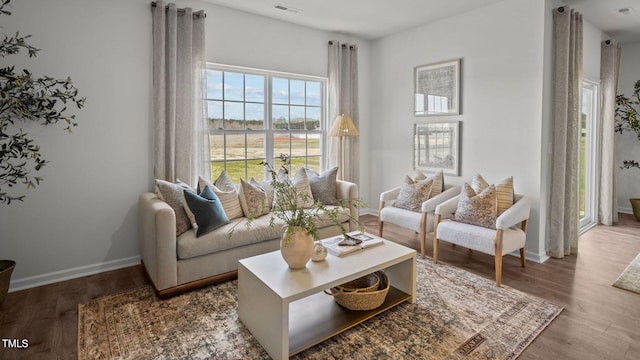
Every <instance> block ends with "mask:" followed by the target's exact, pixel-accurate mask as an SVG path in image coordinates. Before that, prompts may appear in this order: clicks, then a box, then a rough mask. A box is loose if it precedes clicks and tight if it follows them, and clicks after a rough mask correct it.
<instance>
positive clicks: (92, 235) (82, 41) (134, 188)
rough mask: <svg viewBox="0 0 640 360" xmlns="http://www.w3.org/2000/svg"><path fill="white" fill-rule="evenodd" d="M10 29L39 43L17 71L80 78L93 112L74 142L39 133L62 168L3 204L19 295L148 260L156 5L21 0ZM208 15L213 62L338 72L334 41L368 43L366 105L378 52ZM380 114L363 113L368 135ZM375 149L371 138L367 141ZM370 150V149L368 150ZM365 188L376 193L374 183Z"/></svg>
mask: <svg viewBox="0 0 640 360" xmlns="http://www.w3.org/2000/svg"><path fill="white" fill-rule="evenodd" d="M11 5H12V9H11V10H12V11H13V15H11V16H10V17H6V16H3V17H2V26H3V28H2V30H1V31H2V32H3V33H7V34H11V33H14V32H15V31H16V30H19V31H20V32H21V33H23V34H33V38H32V39H31V43H32V44H33V45H34V46H36V47H38V48H41V49H42V51H41V53H40V54H39V56H38V57H37V58H36V59H31V60H29V59H27V58H26V57H13V58H12V59H11V63H14V64H16V67H17V68H23V67H28V69H30V70H32V71H33V72H34V73H36V74H47V75H51V76H55V77H66V76H71V77H72V79H73V81H74V84H75V85H76V86H77V87H78V88H79V89H80V91H81V94H82V95H84V96H86V97H87V104H86V108H85V109H83V110H81V111H77V115H78V122H79V126H78V127H77V128H76V129H74V132H73V134H71V135H69V134H66V133H64V132H63V131H62V130H61V129H60V128H43V127H33V126H28V127H27V129H28V131H29V132H30V133H32V134H34V135H35V137H36V138H37V141H38V143H39V144H40V145H41V146H42V152H43V154H44V156H45V158H46V159H47V160H49V161H50V164H49V165H47V166H46V167H45V168H44V170H43V171H42V172H41V173H42V175H44V177H45V181H44V182H42V184H41V186H39V187H38V188H36V189H35V190H28V192H27V194H28V196H27V198H26V199H25V201H24V203H16V204H15V205H14V204H12V205H11V206H0V258H6V259H14V260H16V261H17V267H16V269H15V272H14V275H13V278H12V279H13V281H12V289H13V290H15V289H19V288H24V287H30V286H34V285H37V284H41V283H47V282H51V281H55V280H60V279H63V278H67V277H74V276H78V275H82V274H87V273H92V272H98V271H102V270H105V269H111V268H117V267H121V266H127V265H131V264H136V263H138V262H139V251H138V243H137V197H138V195H139V194H140V193H141V192H143V191H148V190H151V188H152V187H151V184H152V180H153V170H152V167H153V165H152V163H153V153H152V149H153V143H152V122H151V110H150V109H151V96H150V94H151V86H152V78H151V68H152V63H151V51H152V43H151V12H150V1H148V0H112V1H102V0H59V1H55V2H53V1H47V0H14V1H13V2H12V4H11ZM177 5H178V7H184V6H187V5H192V6H193V8H194V10H199V9H204V10H205V12H206V13H207V46H208V48H207V60H208V61H211V62H218V63H225V64H232V65H242V66H250V67H257V68H263V69H269V70H281V71H287V72H294V73H302V74H309V75H318V76H326V75H327V41H328V40H330V39H334V40H339V41H350V42H355V43H357V44H358V45H359V49H360V50H359V55H360V69H361V73H362V74H363V75H362V76H361V77H360V89H361V99H360V101H361V102H362V103H368V102H369V99H368V96H369V95H368V89H369V88H370V86H369V83H368V74H369V73H370V70H369V67H370V66H369V61H368V59H369V58H370V56H369V52H370V46H369V43H368V42H367V41H365V40H361V39H357V38H349V37H347V36H344V35H338V34H331V33H327V32H323V31H317V30H312V29H309V28H304V27H300V26H295V25H291V24H286V23H283V22H279V21H275V20H270V19H267V18H264V17H259V16H253V15H249V14H246V13H242V12H238V11H234V10H230V9H227V8H223V7H218V6H214V5H211V4H208V3H204V2H198V1H182V2H181V1H177ZM369 117H370V115H369V109H367V108H365V107H363V108H362V109H361V119H363V120H362V121H363V122H364V123H365V124H363V125H361V127H362V128H363V129H362V132H363V133H365V134H366V133H367V132H368V131H369V130H368V128H367V125H366V120H364V119H368V118H369ZM363 140H364V139H363ZM363 146H367V144H366V143H364V144H363ZM362 188H364V189H366V185H363V186H362Z"/></svg>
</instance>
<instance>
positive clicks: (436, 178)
mask: <svg viewBox="0 0 640 360" xmlns="http://www.w3.org/2000/svg"><path fill="white" fill-rule="evenodd" d="M429 179H432V180H433V186H432V187H431V195H429V199H431V198H432V197H434V196H436V195H440V193H442V192H443V191H444V173H443V172H442V170H440V171H438V172H437V173H435V174H431V175H429V176H427V175H425V174H424V173H423V172H421V171H420V170H416V172H415V177H414V181H421V180H429Z"/></svg>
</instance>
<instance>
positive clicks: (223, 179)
mask: <svg viewBox="0 0 640 360" xmlns="http://www.w3.org/2000/svg"><path fill="white" fill-rule="evenodd" d="M206 185H209V187H210V188H211V190H213V192H214V193H215V194H216V195H217V196H218V198H219V199H220V201H221V202H222V207H223V208H224V212H225V214H227V217H228V218H229V220H233V219H237V218H239V217H243V216H244V213H243V212H242V207H241V206H240V198H239V197H238V189H236V187H235V185H233V182H232V181H231V179H230V178H229V176H228V175H227V172H226V171H224V170H222V173H220V176H218V178H217V179H216V181H214V182H213V183H211V182H210V181H209V180H207V179H205V178H203V177H202V176H201V177H200V178H199V179H198V192H200V191H201V190H202V189H204V187H205V186H206Z"/></svg>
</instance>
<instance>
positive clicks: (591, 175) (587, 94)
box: [578, 79, 600, 233]
mask: <svg viewBox="0 0 640 360" xmlns="http://www.w3.org/2000/svg"><path fill="white" fill-rule="evenodd" d="M599 91H600V84H599V83H597V82H595V81H590V80H586V79H585V81H584V83H583V85H582V114H581V122H580V134H579V136H580V152H579V154H580V173H579V174H580V177H579V179H580V184H579V186H578V191H579V194H578V199H579V201H580V204H579V210H580V211H579V222H580V233H583V232H585V231H587V230H589V229H590V228H592V227H593V226H595V225H596V224H597V221H598V211H597V197H598V196H597V195H598V192H597V186H598V183H597V181H598V177H597V174H598V171H599V169H598V167H597V164H598V161H597V155H596V154H597V146H598V141H597V137H596V134H597V129H598V123H599V117H598V114H600V102H599V98H600V94H599Z"/></svg>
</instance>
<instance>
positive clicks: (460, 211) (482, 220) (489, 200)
mask: <svg viewBox="0 0 640 360" xmlns="http://www.w3.org/2000/svg"><path fill="white" fill-rule="evenodd" d="M496 218H497V197H496V188H495V186H494V185H490V186H489V187H488V188H486V189H485V190H483V191H482V192H481V193H479V194H476V192H475V191H474V190H473V189H472V188H471V185H469V184H467V183H464V185H462V191H461V192H460V197H459V198H458V207H457V209H456V212H455V214H454V215H453V219H454V220H455V221H459V222H463V223H467V224H472V225H478V226H483V227H487V228H490V229H495V228H496Z"/></svg>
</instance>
